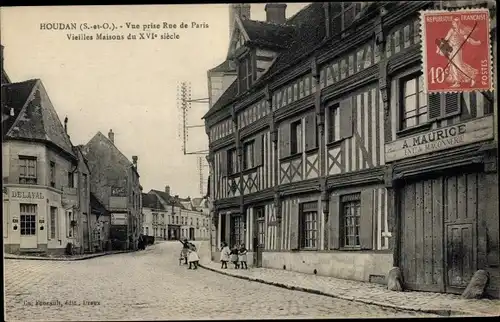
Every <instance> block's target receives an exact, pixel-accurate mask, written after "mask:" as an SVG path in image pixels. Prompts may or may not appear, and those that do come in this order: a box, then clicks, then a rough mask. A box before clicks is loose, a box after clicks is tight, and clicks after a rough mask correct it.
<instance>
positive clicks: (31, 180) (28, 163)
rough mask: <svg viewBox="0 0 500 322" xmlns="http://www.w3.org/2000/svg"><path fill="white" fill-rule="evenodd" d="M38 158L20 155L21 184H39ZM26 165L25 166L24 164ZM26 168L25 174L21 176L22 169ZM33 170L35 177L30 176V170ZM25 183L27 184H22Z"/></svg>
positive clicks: (19, 179)
mask: <svg viewBox="0 0 500 322" xmlns="http://www.w3.org/2000/svg"><path fill="white" fill-rule="evenodd" d="M37 161H38V160H37V157H34V156H29V155H19V156H18V162H19V168H18V170H19V178H18V181H19V183H20V184H38V162H37ZM22 163H24V164H22ZM22 168H24V169H25V170H24V174H21V172H22V171H21V169H22ZM30 168H33V169H34V170H33V172H34V175H30V171H29V169H30ZM22 181H25V182H22Z"/></svg>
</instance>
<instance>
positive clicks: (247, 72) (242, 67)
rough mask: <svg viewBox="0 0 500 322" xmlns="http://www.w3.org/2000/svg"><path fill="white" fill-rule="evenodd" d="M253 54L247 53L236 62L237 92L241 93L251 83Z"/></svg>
mask: <svg viewBox="0 0 500 322" xmlns="http://www.w3.org/2000/svg"><path fill="white" fill-rule="evenodd" d="M252 62H253V56H252V55H251V54H248V55H247V56H246V57H245V58H243V59H242V60H240V61H239V63H238V78H239V92H240V93H243V92H245V91H246V90H248V89H249V88H250V87H251V86H252V84H253V68H252V67H253V66H252Z"/></svg>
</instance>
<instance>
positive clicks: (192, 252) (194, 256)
mask: <svg viewBox="0 0 500 322" xmlns="http://www.w3.org/2000/svg"><path fill="white" fill-rule="evenodd" d="M199 260H200V257H198V253H197V252H196V246H195V245H194V244H192V243H189V250H188V262H189V269H191V265H193V269H198V261H199Z"/></svg>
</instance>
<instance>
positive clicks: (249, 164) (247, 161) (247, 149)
mask: <svg viewBox="0 0 500 322" xmlns="http://www.w3.org/2000/svg"><path fill="white" fill-rule="evenodd" d="M243 153H244V157H243V170H246V169H251V168H253V167H254V166H255V165H254V141H250V142H246V143H245V144H244V145H243Z"/></svg>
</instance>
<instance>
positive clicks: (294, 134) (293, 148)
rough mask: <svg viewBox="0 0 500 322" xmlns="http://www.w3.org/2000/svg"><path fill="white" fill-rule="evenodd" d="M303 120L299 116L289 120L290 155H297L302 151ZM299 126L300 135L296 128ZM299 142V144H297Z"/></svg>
mask: <svg viewBox="0 0 500 322" xmlns="http://www.w3.org/2000/svg"><path fill="white" fill-rule="evenodd" d="M303 123H304V120H303V119H302V118H299V119H297V120H294V121H292V122H290V155H291V156H293V155H299V154H302V153H303V152H304V125H303ZM298 128H300V136H299V135H298V131H297V129H298ZM299 144H300V145H299Z"/></svg>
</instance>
